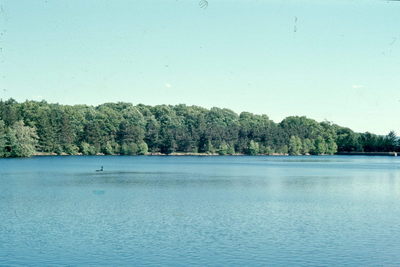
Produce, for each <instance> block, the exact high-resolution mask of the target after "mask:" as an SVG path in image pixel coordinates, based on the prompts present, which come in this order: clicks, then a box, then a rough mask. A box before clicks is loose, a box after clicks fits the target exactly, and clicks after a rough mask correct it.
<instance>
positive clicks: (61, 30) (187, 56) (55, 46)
mask: <svg viewBox="0 0 400 267" xmlns="http://www.w3.org/2000/svg"><path fill="white" fill-rule="evenodd" d="M0 3H1V11H0V12H1V16H0V31H1V33H2V35H1V36H0V38H1V39H0V43H1V48H2V50H1V51H0V53H1V54H0V56H1V58H0V61H1V63H0V75H1V76H0V98H3V99H7V98H9V97H13V98H15V99H17V100H18V101H24V100H25V99H34V100H40V99H45V100H47V101H49V102H59V103H63V104H79V103H84V104H100V103H103V102H111V101H112V102H114V101H126V102H132V103H134V104H137V103H143V104H149V105H155V104H178V103H185V104H189V105H192V104H194V105H200V106H204V107H208V108H209V107H212V106H218V107H226V108H230V109H233V110H234V111H236V112H240V111H250V112H254V113H259V114H261V113H263V114H267V115H268V116H269V117H270V118H271V119H273V120H275V121H280V120H281V119H282V118H284V117H286V116H289V115H306V116H308V117H311V118H314V119H317V120H319V121H322V120H325V119H327V120H329V121H333V122H335V123H338V124H340V125H343V126H348V127H351V128H353V129H354V130H356V131H362V132H364V131H372V132H375V133H379V134H386V133H387V132H388V131H389V130H395V131H396V132H397V133H399V134H400V119H399V117H400V116H399V115H400V112H399V107H400V2H396V1H394V2H388V1H380V0H343V1H340V0H337V1H332V0H324V1H321V0H296V1H294V0H293V1H289V0H271V1H267V0H258V1H256V0H236V1H217V0H208V3H209V5H208V8H206V9H202V8H200V7H199V4H198V3H199V1H198V0H162V1H161V0H160V1H156V0H153V1H151V0H143V1H134V0H113V1H111V0H109V1H105V0H25V1H23V0H1V1H0ZM296 17H297V22H295V18H296ZM295 24H296V28H297V31H296V32H295V30H294V27H295Z"/></svg>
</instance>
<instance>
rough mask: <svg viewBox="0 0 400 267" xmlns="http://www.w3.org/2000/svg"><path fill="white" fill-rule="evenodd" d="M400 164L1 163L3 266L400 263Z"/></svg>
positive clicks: (332, 160) (251, 160)
mask: <svg viewBox="0 0 400 267" xmlns="http://www.w3.org/2000/svg"><path fill="white" fill-rule="evenodd" d="M399 165H400V160H399V158H394V157H393V158H390V157H346V156H332V157H328V156H327V157H313V156H310V157H144V156H143V157H41V158H32V159H11V160H10V159H7V160H0V265H6V266H8V265H38V266H43V265H112V266H119V265H174V266H175V265H182V266H187V265H198V266H203V265H213V266H221V265H225V266H226V265H236V266H243V265H247V266H248V265H255V266H257V265H258V266H265V265H274V266H276V265H281V266H288V265H296V266H310V265H324V266H337V265H357V266H364V265H398V264H400V256H399V255H398V251H399V250H400V243H399V242H398V240H400V226H399V224H398V223H396V222H398V221H400V205H399V204H400V203H399V202H400V168H399ZM99 166H104V172H101V173H100V172H95V170H96V169H98V168H99ZM371 255H373V257H372V256H371Z"/></svg>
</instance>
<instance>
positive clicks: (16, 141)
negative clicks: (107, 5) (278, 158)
mask: <svg viewBox="0 0 400 267" xmlns="http://www.w3.org/2000/svg"><path fill="white" fill-rule="evenodd" d="M22 122H23V125H22V124H21V123H22ZM25 127H27V128H25ZM16 129H18V130H16ZM20 130H21V131H20ZM35 132H36V134H37V135H35ZM28 137H29V138H28ZM36 141H37V142H36ZM399 149H400V144H399V139H398V137H397V136H396V135H395V133H394V132H391V133H389V134H388V135H387V136H380V135H375V134H371V133H355V132H353V131H352V130H350V129H348V128H344V127H340V126H338V125H335V124H332V123H329V122H321V123H319V122H317V121H315V120H312V119H309V118H306V117H298V116H292V117H287V118H285V119H284V120H283V121H282V122H280V123H275V122H273V121H272V120H270V119H269V118H268V116H266V115H256V114H252V113H249V112H242V113H240V114H239V115H238V114H236V113H235V112H233V111H232V110H229V109H221V108H216V107H214V108H211V109H209V110H208V109H205V108H201V107H197V106H186V105H182V104H181V105H176V106H172V105H157V106H146V105H142V104H140V105H136V106H134V105H132V104H130V103H122V102H119V103H105V104H102V105H99V106H96V107H93V106H86V105H75V106H68V105H59V104H49V103H47V102H45V101H41V102H37V101H26V102H23V103H18V102H16V101H15V100H13V99H9V100H7V101H2V100H0V157H5V156H7V157H11V156H25V155H32V154H33V153H34V152H35V151H36V150H37V151H39V152H51V153H57V154H62V153H67V154H71V155H74V154H77V153H79V152H80V153H82V154H84V155H95V154H97V153H100V152H101V153H104V154H107V155H111V154H123V155H137V154H139V155H143V154H146V153H148V151H150V152H161V153H165V154H170V153H172V152H202V153H218V154H221V155H227V154H235V153H242V154H249V155H257V154H272V153H281V154H287V153H290V154H291V155H299V154H308V153H312V154H334V153H336V152H337V151H338V152H344V151H346V152H353V151H354V152H357V151H365V152H377V151H399Z"/></svg>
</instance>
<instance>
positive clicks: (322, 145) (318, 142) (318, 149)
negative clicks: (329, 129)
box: [312, 136, 327, 155]
mask: <svg viewBox="0 0 400 267" xmlns="http://www.w3.org/2000/svg"><path fill="white" fill-rule="evenodd" d="M312 152H313V154H316V155H324V154H326V152H327V146H326V142H325V140H324V139H323V138H322V137H321V136H318V137H317V139H315V141H314V150H313V151H312Z"/></svg>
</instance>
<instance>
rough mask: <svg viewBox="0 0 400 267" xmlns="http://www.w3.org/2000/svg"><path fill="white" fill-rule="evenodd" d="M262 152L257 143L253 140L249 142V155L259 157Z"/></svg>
mask: <svg viewBox="0 0 400 267" xmlns="http://www.w3.org/2000/svg"><path fill="white" fill-rule="evenodd" d="M259 151H260V146H259V144H258V143H257V142H254V141H253V140H251V141H250V142H249V146H248V149H247V154H249V155H257V154H258V153H259Z"/></svg>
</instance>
